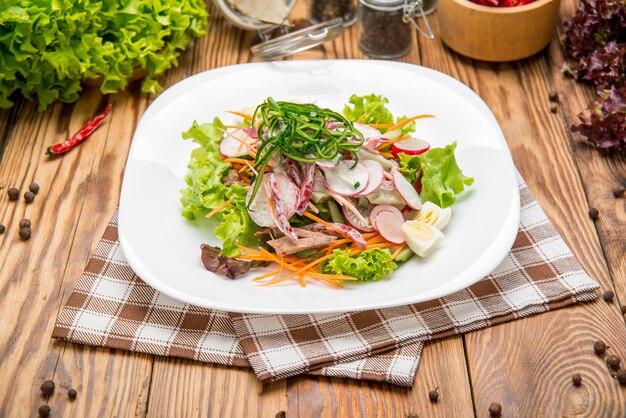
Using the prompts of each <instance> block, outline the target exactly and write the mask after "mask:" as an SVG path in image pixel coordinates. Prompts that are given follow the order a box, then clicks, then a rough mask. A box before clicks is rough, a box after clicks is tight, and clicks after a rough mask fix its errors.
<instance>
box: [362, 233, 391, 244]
mask: <svg viewBox="0 0 626 418" xmlns="http://www.w3.org/2000/svg"><path fill="white" fill-rule="evenodd" d="M381 242H387V240H386V239H385V238H383V237H381V236H380V235H378V236H375V237H374V238H370V239H368V240H367V241H365V243H366V244H368V245H369V244H378V243H381Z"/></svg>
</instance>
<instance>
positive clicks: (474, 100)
mask: <svg viewBox="0 0 626 418" xmlns="http://www.w3.org/2000/svg"><path fill="white" fill-rule="evenodd" d="M335 63H351V64H354V65H368V64H369V65H381V66H387V67H395V68H397V69H402V70H407V69H409V68H411V69H413V70H415V71H418V72H421V73H422V74H427V75H430V76H434V77H435V78H437V77H439V78H442V79H444V80H446V81H447V82H448V83H452V85H456V87H457V88H458V90H456V92H457V93H459V94H461V95H462V96H463V97H464V98H465V99H467V100H469V101H470V102H471V104H473V105H474V106H476V108H477V109H478V110H479V111H481V113H482V114H483V115H484V116H485V117H486V118H487V119H488V120H489V122H490V123H491V125H492V127H493V128H495V131H496V133H497V136H498V140H499V141H500V142H501V144H502V145H503V148H504V150H506V158H507V160H509V163H510V167H512V170H511V172H510V173H508V175H509V176H510V177H511V178H510V179H509V181H510V182H511V184H512V185H513V186H514V187H513V188H512V189H513V195H514V196H513V199H512V206H511V207H508V210H509V212H508V214H507V217H506V218H507V219H508V220H509V222H510V223H511V225H513V224H514V225H516V226H515V228H512V227H511V229H510V231H505V232H508V234H506V233H505V232H502V233H500V234H499V238H498V241H502V242H504V243H506V245H503V246H501V247H500V251H499V252H498V253H497V256H496V257H493V258H492V262H491V263H487V264H488V266H489V269H488V271H487V272H486V273H484V274H480V275H479V277H478V278H476V279H471V280H466V281H464V282H462V283H460V284H458V285H456V286H450V284H449V282H448V283H444V284H442V285H440V286H437V287H435V288H433V289H430V290H428V291H427V292H423V293H421V294H419V295H413V296H408V297H406V298H403V299H396V300H394V301H388V302H383V303H366V304H363V305H362V306H361V305H359V306H356V307H345V308H332V307H330V308H319V309H302V308H292V309H284V308H282V309H281V308H271V307H268V308H258V307H255V308H246V307H245V306H240V305H233V304H231V303H224V302H220V301H208V300H206V299H204V298H200V297H196V296H194V295H190V294H187V293H183V292H180V291H178V290H177V289H176V288H174V287H172V286H170V285H168V284H165V283H163V282H162V281H160V280H158V279H156V278H155V277H153V275H152V274H151V273H150V272H149V271H148V269H147V266H145V265H144V263H142V262H141V261H140V259H139V257H137V256H136V255H135V252H134V250H133V247H132V245H131V244H130V242H128V240H127V239H126V236H125V234H124V226H123V225H125V224H126V222H127V221H126V219H125V216H124V213H125V211H123V209H122V208H123V206H125V204H124V202H125V201H126V198H125V196H126V195H127V194H128V193H127V192H126V191H125V190H126V184H128V182H127V181H126V176H127V175H129V174H128V173H129V172H128V170H126V166H127V165H128V163H129V161H130V160H131V157H132V154H133V151H134V148H135V146H136V143H137V142H136V138H137V137H138V136H139V135H138V133H140V132H141V130H142V127H143V124H144V123H145V121H146V120H148V119H150V117H151V115H152V114H153V113H155V112H158V111H159V110H160V108H161V107H162V106H163V104H164V103H167V98H168V97H170V96H172V97H173V98H175V97H177V92H178V91H179V90H181V89H184V87H185V85H187V84H189V83H192V82H193V80H194V79H196V78H203V77H207V75H209V74H210V75H211V77H210V78H211V79H213V78H216V77H219V76H220V74H221V73H229V72H230V71H233V70H235V69H237V70H244V69H245V68H248V67H257V66H258V67H262V66H280V67H283V68H287V67H301V68H303V67H306V66H307V65H318V64H322V65H324V66H328V65H333V64H335ZM296 69H297V68H296ZM301 71H304V70H303V69H302V70H301ZM429 78H431V79H432V77H429ZM448 87H449V85H448ZM518 175H519V174H518V172H517V169H516V167H515V164H514V162H513V157H512V154H511V151H510V149H509V146H508V143H507V142H506V139H505V137H504V134H503V132H502V129H501V127H500V124H499V123H498V122H497V120H496V118H495V116H494V115H493V112H492V111H491V109H490V108H489V107H488V106H487V104H486V103H485V102H484V101H483V99H482V98H481V97H480V96H479V95H478V94H477V93H476V92H475V91H474V90H472V89H471V88H470V87H469V86H467V85H466V84H464V83H462V82H461V81H459V80H457V79H455V78H454V77H451V76H449V75H448V74H445V73H442V72H440V71H437V70H434V69H432V68H428V67H424V66H421V65H417V64H410V63H404V62H396V61H383V60H358V59H337V60H297V61H295V60H289V61H280V62H253V63H242V64H234V65H230V66H224V67H218V68H214V69H210V70H206V71H202V72H199V73H196V74H194V75H192V76H189V77H186V78H184V79H183V80H180V81H179V82H177V83H175V84H173V85H172V86H170V87H169V88H167V89H166V90H165V91H163V93H161V95H159V97H157V98H156V99H155V100H154V101H153V102H152V103H151V104H150V105H149V106H148V108H147V109H146V111H145V112H144V114H143V115H142V116H141V119H140V121H139V123H138V124H137V127H136V128H135V132H134V134H133V138H132V141H131V146H130V148H129V152H128V157H127V160H126V164H125V168H124V176H123V179H122V186H121V190H120V200H119V212H118V240H119V243H120V248H121V250H122V252H123V254H124V256H125V258H126V261H127V262H128V264H129V265H130V267H131V269H132V270H133V271H134V272H135V274H136V275H137V276H138V277H139V278H141V280H143V281H144V282H146V283H147V284H148V285H149V286H151V287H153V288H154V289H156V290H157V291H159V292H161V293H163V294H164V295H167V296H170V297H172V298H174V299H176V300H178V301H181V302H184V303H188V304H191V305H194V306H199V307H203V308H207V309H214V310H220V311H227V312H238V313H258V314H287V315H288V314H318V313H341V312H356V311H366V310H373V309H384V308H391V307H397V306H403V305H409V304H414V303H420V302H426V301H431V300H435V299H438V298H441V297H445V296H447V295H450V294H453V293H456V292H458V291H460V290H463V289H465V288H467V287H469V286H471V285H473V284H475V283H477V282H478V281H480V280H481V279H483V278H484V277H486V276H487V275H488V274H489V273H490V272H492V271H493V270H494V269H495V268H496V267H497V266H498V265H499V264H500V263H501V262H502V261H503V260H504V259H505V258H506V256H507V254H508V253H509V252H510V250H511V248H512V246H513V244H514V242H515V238H516V236H517V231H518V229H519V223H520V213H521V204H520V196H519V186H518V179H517V177H518ZM511 217H512V219H510V218H511ZM507 225H508V224H507ZM503 235H504V236H503ZM494 241H495V240H494ZM485 270H487V269H486V268H485ZM459 276H460V274H458V275H456V276H455V278H458V277H459ZM444 287H445V288H446V290H445V291H443V290H442V288H444ZM207 302H208V303H207Z"/></svg>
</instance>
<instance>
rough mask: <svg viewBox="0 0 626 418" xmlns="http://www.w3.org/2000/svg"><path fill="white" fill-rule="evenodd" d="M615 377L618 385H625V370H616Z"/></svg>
mask: <svg viewBox="0 0 626 418" xmlns="http://www.w3.org/2000/svg"><path fill="white" fill-rule="evenodd" d="M615 377H616V378H617V381H618V382H619V384H620V385H622V386H626V370H623V369H622V370H620V371H619V372H617V374H616V375H615Z"/></svg>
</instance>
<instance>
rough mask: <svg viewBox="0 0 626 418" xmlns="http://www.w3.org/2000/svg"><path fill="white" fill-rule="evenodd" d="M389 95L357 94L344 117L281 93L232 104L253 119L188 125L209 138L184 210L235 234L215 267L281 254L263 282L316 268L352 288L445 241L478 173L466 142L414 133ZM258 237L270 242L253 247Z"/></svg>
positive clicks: (185, 193)
mask: <svg viewBox="0 0 626 418" xmlns="http://www.w3.org/2000/svg"><path fill="white" fill-rule="evenodd" d="M387 102H388V100H387V99H386V98H385V97H383V96H378V95H367V96H354V95H353V96H352V97H351V98H350V103H349V104H348V105H347V106H346V108H345V110H344V112H345V117H344V116H343V115H341V114H339V113H337V112H334V111H332V110H330V109H325V108H320V107H319V106H316V105H314V104H301V103H291V102H282V101H275V100H273V99H272V98H271V97H270V98H268V99H267V100H266V101H265V102H264V103H263V104H261V105H259V106H258V107H256V109H255V110H254V111H252V110H249V111H248V113H244V112H235V111H233V112H231V113H234V114H236V115H239V116H241V117H242V119H243V120H249V121H251V123H250V124H248V123H245V122H243V120H242V121H241V122H235V124H234V125H231V124H229V125H230V126H226V125H225V124H224V123H222V121H221V120H220V119H218V118H215V119H214V120H213V121H212V122H211V123H206V124H202V125H200V124H198V123H196V122H194V123H193V125H192V126H191V128H190V129H189V130H188V131H187V132H185V133H184V134H183V138H184V139H191V140H193V141H194V142H195V143H197V144H198V145H199V148H196V149H194V150H193V151H192V153H191V159H190V161H189V164H188V173H187V175H186V177H185V181H186V184H187V186H186V187H185V188H184V189H182V190H181V199H180V200H181V204H182V207H183V210H182V215H183V216H184V217H185V218H187V219H189V220H195V219H198V218H203V217H214V218H215V219H216V220H217V221H218V222H219V226H217V227H216V228H215V230H214V234H215V236H217V237H218V238H221V239H222V241H223V243H222V248H221V249H219V248H217V247H210V246H204V250H203V253H202V254H203V255H202V260H203V263H204V265H205V267H206V268H207V269H208V270H210V271H213V272H218V273H220V272H221V273H220V274H222V273H223V270H224V269H223V268H221V267H220V265H221V266H223V265H224V263H227V264H228V263H230V264H231V265H232V266H233V267H232V268H230V269H227V270H228V271H229V272H230V273H229V274H230V275H229V276H228V277H230V278H234V276H236V275H238V274H239V273H236V272H235V270H236V271H239V272H246V271H248V270H249V269H250V268H254V267H251V264H247V263H257V262H263V263H276V264H278V265H279V267H278V269H276V270H274V271H273V272H269V273H266V274H262V275H260V276H259V277H257V278H256V280H266V282H264V284H265V285H274V284H278V283H281V282H283V281H285V280H289V279H292V278H296V279H298V280H299V281H300V284H301V285H302V286H304V285H305V277H311V278H317V279H320V280H322V281H324V282H326V283H328V284H330V285H333V286H338V287H342V286H343V285H342V281H344V280H358V281H372V280H380V279H381V278H383V277H384V276H386V275H387V274H388V273H390V272H391V271H393V270H395V269H396V268H397V267H398V264H399V263H403V262H406V261H407V260H408V259H409V258H411V257H412V256H413V255H414V253H415V254H418V255H419V256H420V257H426V256H427V255H428V254H429V253H430V252H431V251H433V250H435V249H436V248H437V247H438V246H439V245H440V242H441V240H442V239H443V238H444V235H443V233H442V232H441V231H442V230H443V229H444V228H445V227H446V225H447V224H448V221H449V220H450V216H451V213H452V212H451V210H450V209H449V206H451V205H452V204H454V202H455V200H456V195H457V194H459V193H461V192H462V191H463V190H464V189H465V187H466V186H469V185H471V184H472V183H473V181H474V180H473V179H472V178H469V177H467V176H465V175H464V174H463V173H462V172H461V170H460V168H459V167H458V165H457V162H456V159H455V156H454V151H455V149H456V143H453V144H451V145H448V146H446V147H443V148H430V144H428V142H426V141H424V140H418V139H416V138H411V137H410V136H409V135H408V134H407V133H406V132H404V131H403V130H402V129H400V127H401V126H398V121H401V120H405V119H406V118H401V119H396V122H394V117H393V115H392V114H391V112H390V111H389V110H388V109H387V107H386V103H387ZM424 116H431V115H418V116H414V117H412V118H410V119H409V120H410V121H412V125H413V126H414V125H415V120H417V119H418V118H420V117H424ZM357 121H358V123H357ZM406 122H408V121H406ZM408 125H409V126H410V125H411V124H408ZM384 128H387V131H386V132H385V133H383V132H382V131H381V130H379V129H384ZM389 151H391V152H389ZM420 188H421V192H419V190H420ZM253 242H254V243H258V242H260V243H261V244H260V246H258V249H257V248H256V247H257V246H255V248H250V247H246V246H247V245H249V243H250V244H251V243H253ZM235 267H236V268H235Z"/></svg>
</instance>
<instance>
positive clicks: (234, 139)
mask: <svg viewBox="0 0 626 418" xmlns="http://www.w3.org/2000/svg"><path fill="white" fill-rule="evenodd" d="M256 142H257V140H256V139H254V138H252V137H251V136H250V135H248V134H247V133H246V131H245V130H243V129H227V130H226V132H224V137H223V138H222V140H221V141H220V154H222V155H223V156H225V157H240V156H242V155H248V148H249V147H251V146H252V145H254V144H255V143H256Z"/></svg>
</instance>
